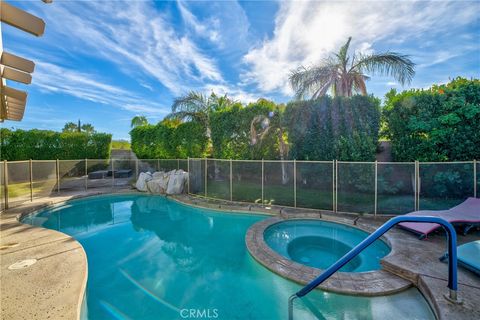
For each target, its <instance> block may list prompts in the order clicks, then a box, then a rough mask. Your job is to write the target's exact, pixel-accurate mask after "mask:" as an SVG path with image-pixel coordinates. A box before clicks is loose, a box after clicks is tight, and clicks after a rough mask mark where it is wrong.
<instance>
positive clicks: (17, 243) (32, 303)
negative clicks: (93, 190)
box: [0, 197, 88, 319]
mask: <svg viewBox="0 0 480 320" xmlns="http://www.w3.org/2000/svg"><path fill="white" fill-rule="evenodd" d="M75 198H77V197H75ZM79 198H80V197H79ZM71 199H73V198H68V199H61V200H59V201H48V202H45V203H42V204H39V205H38V204H37V205H26V206H21V207H18V208H13V209H10V210H8V211H6V212H3V213H2V214H1V215H0V216H1V218H0V224H1V225H2V245H5V244H6V249H4V250H2V251H1V254H2V259H1V260H2V263H1V265H2V278H3V279H2V280H3V281H5V283H4V284H2V285H5V286H8V287H9V288H10V290H8V294H7V293H5V294H4V295H2V305H3V306H4V308H5V309H4V310H3V311H2V312H5V315H6V316H7V317H8V315H9V314H10V315H12V316H13V318H16V317H25V318H31V319H34V318H35V319H46V318H53V319H56V318H60V317H64V318H67V319H81V311H82V305H83V303H84V299H85V295H86V289H87V280H88V262H87V254H86V252H85V250H84V248H83V246H82V245H81V244H80V243H79V242H78V241H77V240H75V239H74V238H73V237H71V236H69V235H67V234H65V233H63V232H59V231H56V230H52V229H46V228H42V227H38V226H32V225H28V224H25V223H23V222H22V221H21V220H22V219H23V218H24V217H26V216H28V215H30V214H34V213H35V212H37V211H39V210H42V209H45V208H48V207H51V206H56V205H61V204H63V203H66V202H67V201H69V200H71ZM31 258H33V259H36V260H37V262H36V263H35V264H34V265H32V266H30V267H28V268H26V269H21V270H9V269H8V266H9V265H10V264H12V263H14V262H16V261H20V260H24V259H31ZM14 273H17V274H14ZM20 273H21V274H20ZM3 281H2V282H3ZM45 283H48V284H49V285H48V286H46V285H45ZM52 283H53V284H54V285H53V286H52V285H51V284H52ZM12 288H15V290H12ZM32 293H34V294H32ZM4 299H5V300H6V301H5V300H4ZM25 304H27V305H29V308H28V310H26V309H25V308H24V305H25Z"/></svg>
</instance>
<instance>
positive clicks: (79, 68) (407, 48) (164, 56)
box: [2, 0, 480, 139]
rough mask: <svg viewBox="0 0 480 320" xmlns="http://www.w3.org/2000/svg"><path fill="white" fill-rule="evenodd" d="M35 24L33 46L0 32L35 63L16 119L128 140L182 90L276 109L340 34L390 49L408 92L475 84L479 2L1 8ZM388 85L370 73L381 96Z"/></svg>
mask: <svg viewBox="0 0 480 320" xmlns="http://www.w3.org/2000/svg"><path fill="white" fill-rule="evenodd" d="M9 2H10V3H12V4H14V5H16V6H19V7H21V8H23V9H25V10H27V11H29V12H32V13H34V14H35V15H37V16H39V17H42V18H43V19H44V20H45V22H46V25H47V28H46V32H45V35H44V36H43V37H40V38H35V37H33V36H30V35H28V34H25V33H23V32H20V31H18V30H16V29H13V28H11V27H9V26H6V25H2V31H3V45H4V49H5V50H6V51H9V52H12V53H15V54H17V55H21V56H23V57H26V58H29V59H32V60H34V61H35V62H36V70H35V73H34V74H33V82H32V84H31V85H29V86H28V87H26V86H22V85H19V84H15V83H12V82H10V83H9V85H11V86H14V87H17V88H20V89H23V90H25V89H26V90H28V92H29V98H28V99H29V100H28V104H27V109H26V113H25V117H24V120H23V121H22V122H12V121H7V122H5V123H4V124H3V126H4V127H8V128H11V127H14V128H22V129H30V128H40V129H51V130H60V129H61V128H62V127H63V125H64V124H65V122H68V121H77V120H78V119H81V121H82V122H88V123H91V124H93V125H94V126H95V128H96V129H97V130H98V131H103V132H110V133H113V136H114V138H115V139H122V138H123V139H129V134H128V132H129V130H130V120H131V118H132V117H133V116H135V115H145V116H147V118H148V119H149V121H150V122H152V123H156V122H158V121H159V120H161V119H162V118H163V117H164V116H165V115H166V114H167V113H168V112H169V110H170V106H171V104H172V101H173V98H174V97H176V96H179V95H182V94H183V93H186V92H188V91H189V90H199V91H203V92H205V93H209V92H211V91H212V90H213V91H215V92H216V93H220V94H224V93H227V94H228V95H229V96H231V97H233V98H235V99H237V100H239V101H242V102H245V103H246V102H250V101H254V100H257V99H258V98H260V97H266V98H270V99H273V100H275V101H277V102H287V101H289V100H290V99H291V97H292V92H291V89H290V88H289V86H288V82H287V79H288V74H289V73H290V71H291V70H292V69H295V68H296V67H298V66H300V65H305V66H308V65H312V64H315V63H316V62H318V61H320V60H321V59H322V58H324V57H325V56H327V55H328V53H329V52H331V51H333V50H336V49H337V48H338V47H339V46H340V45H342V44H343V43H344V42H345V41H346V39H347V38H348V37H349V36H352V37H353V41H352V47H353V48H354V49H355V50H357V51H362V52H366V53H368V52H381V51H386V50H390V51H397V52H400V53H403V54H408V55H410V56H411V59H412V60H413V61H414V62H415V63H416V64H417V67H416V76H415V78H414V80H413V82H412V83H411V85H410V86H408V87H405V89H406V88H409V87H415V88H426V87H429V86H430V85H431V84H433V83H445V82H447V81H448V79H449V78H453V77H456V76H463V77H467V78H472V77H473V78H480V18H479V17H480V1H450V2H446V1H431V2H430V1H419V2H414V1H401V2H400V1H378V2H374V1H334V2H327V1H288V2H287V1H285V2H282V1H269V2H263V1H247V2H242V1H221V2H211V1H193V2H184V1H164V2H153V1H132V0H130V1H126V2H123V1H100V0H96V1H60V0H57V1H54V2H53V4H50V5H45V4H43V3H42V2H41V1H33V2H31V1H20V2H15V1H9ZM390 88H397V89H402V87H401V86H399V85H398V84H396V83H395V81H394V79H391V78H383V77H374V78H373V79H372V80H370V81H369V82H368V83H367V89H368V91H369V92H371V93H374V94H375V95H377V96H380V97H383V96H384V94H385V93H386V92H387V91H388V90H390Z"/></svg>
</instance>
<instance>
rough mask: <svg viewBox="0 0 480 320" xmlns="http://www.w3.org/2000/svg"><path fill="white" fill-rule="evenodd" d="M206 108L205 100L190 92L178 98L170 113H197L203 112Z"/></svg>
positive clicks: (197, 93)
mask: <svg viewBox="0 0 480 320" xmlns="http://www.w3.org/2000/svg"><path fill="white" fill-rule="evenodd" d="M207 107H208V103H207V98H206V97H205V96H204V95H203V94H201V93H199V92H196V91H190V92H189V93H188V94H186V95H184V96H181V97H178V98H176V99H175V100H174V102H173V105H172V113H176V112H178V111H188V112H199V111H205V109H206V108H207Z"/></svg>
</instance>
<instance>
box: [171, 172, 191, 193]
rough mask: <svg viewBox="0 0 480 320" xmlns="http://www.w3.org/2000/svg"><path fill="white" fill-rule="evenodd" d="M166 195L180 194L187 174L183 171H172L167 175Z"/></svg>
mask: <svg viewBox="0 0 480 320" xmlns="http://www.w3.org/2000/svg"><path fill="white" fill-rule="evenodd" d="M168 174H169V176H170V179H169V180H168V186H167V194H181V193H183V191H184V189H185V184H186V183H187V179H188V172H185V171H183V170H181V169H180V170H172V171H170V172H169V173H168Z"/></svg>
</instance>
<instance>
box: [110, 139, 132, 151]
mask: <svg viewBox="0 0 480 320" xmlns="http://www.w3.org/2000/svg"><path fill="white" fill-rule="evenodd" d="M112 149H121V150H130V142H128V141H127V140H113V141H112Z"/></svg>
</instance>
